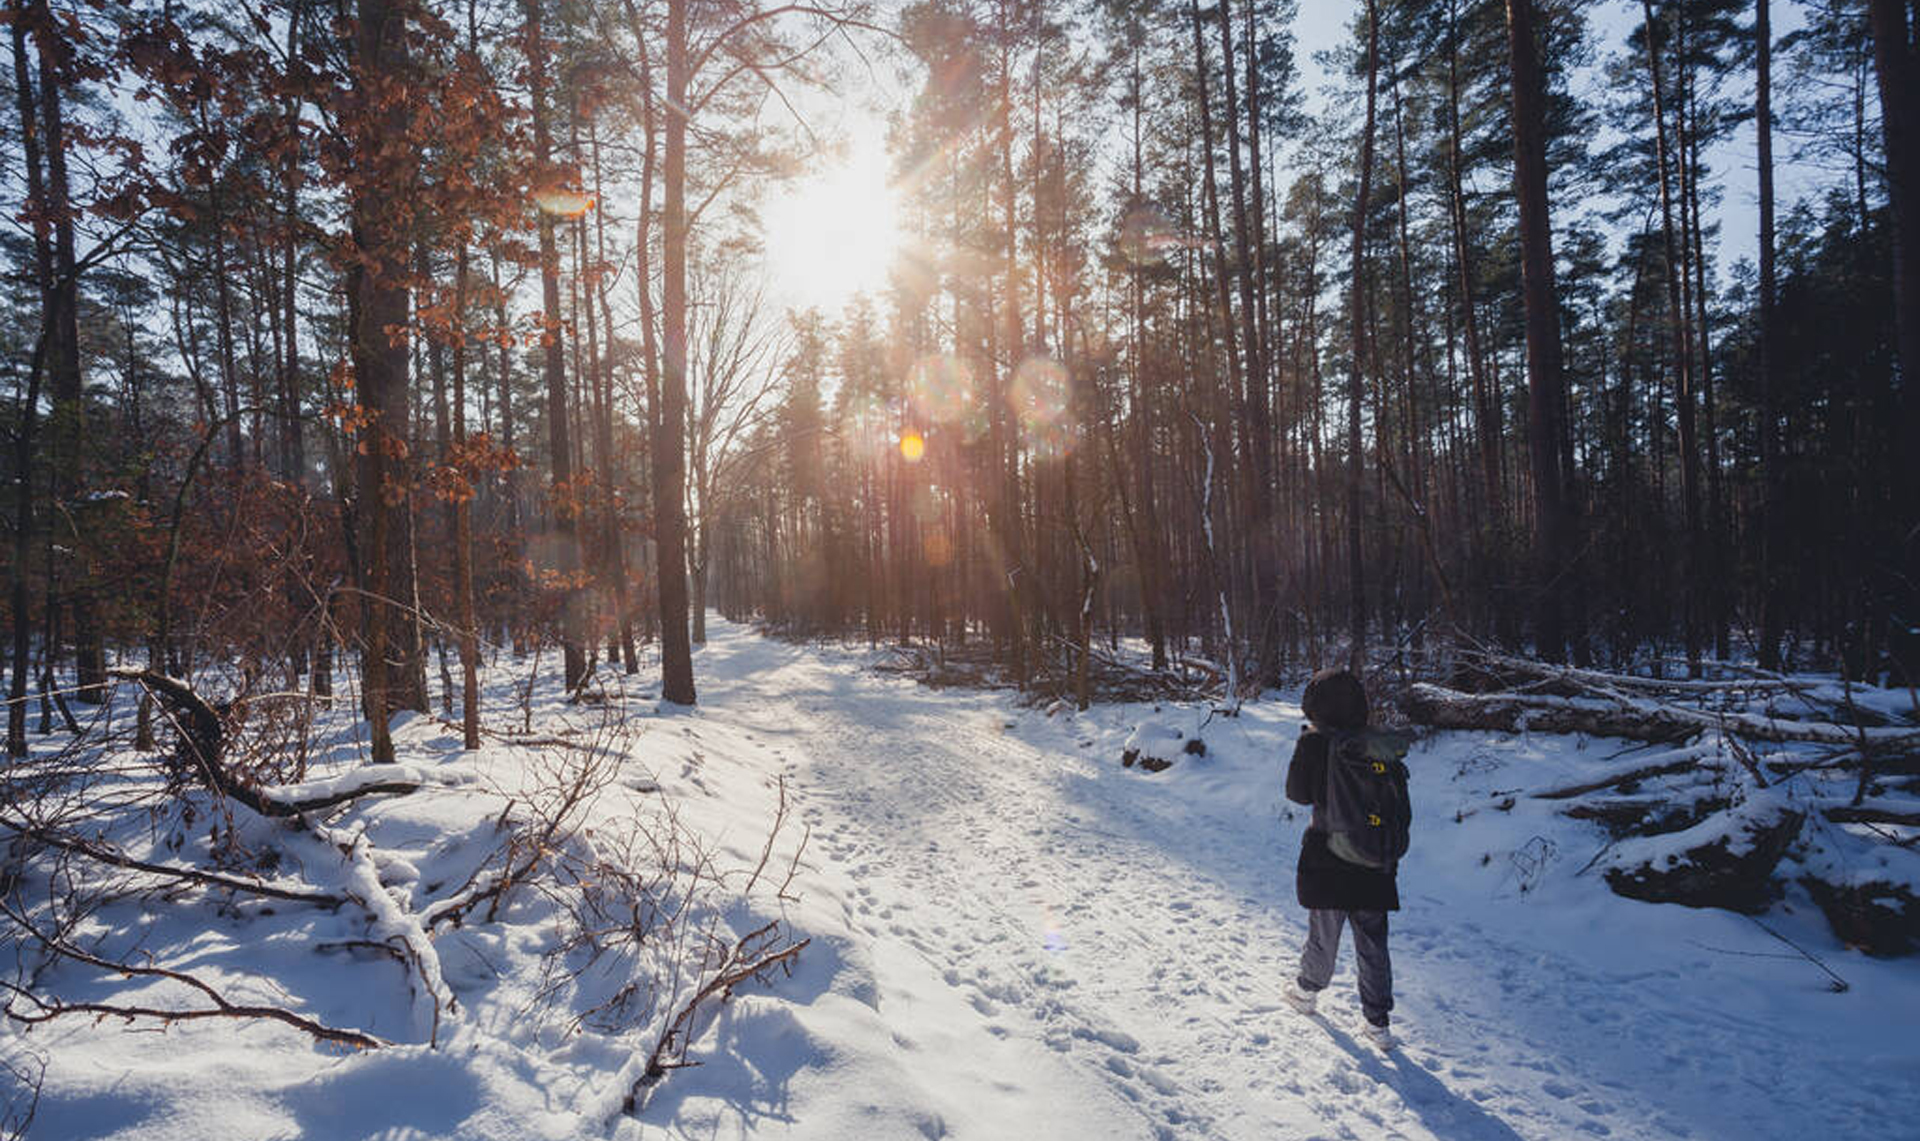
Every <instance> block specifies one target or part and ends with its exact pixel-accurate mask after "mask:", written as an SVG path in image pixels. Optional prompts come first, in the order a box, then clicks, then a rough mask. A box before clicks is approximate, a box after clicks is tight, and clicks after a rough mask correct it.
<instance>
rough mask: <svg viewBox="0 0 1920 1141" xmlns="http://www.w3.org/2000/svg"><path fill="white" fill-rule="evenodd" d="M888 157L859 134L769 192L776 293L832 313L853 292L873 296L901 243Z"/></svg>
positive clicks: (766, 218)
mask: <svg viewBox="0 0 1920 1141" xmlns="http://www.w3.org/2000/svg"><path fill="white" fill-rule="evenodd" d="M897 215H898V204H897V203H896V201H895V197H894V189H893V187H892V186H891V185H890V184H889V183H888V180H887V156H886V153H885V152H884V151H882V150H881V149H880V147H879V145H878V143H877V141H875V142H862V141H856V142H855V143H854V144H853V145H852V146H851V147H850V148H849V149H848V151H847V153H846V154H845V156H844V157H842V158H839V159H837V160H833V161H831V164H830V165H822V166H821V167H819V168H818V169H815V170H813V171H811V172H809V173H807V174H806V175H803V176H802V177H801V178H800V179H799V180H798V181H796V182H794V183H793V184H792V185H791V186H789V187H787V188H786V189H785V190H784V191H783V192H781V193H778V194H776V195H775V196H774V198H773V200H772V201H770V202H769V203H768V204H767V208H766V210H765V211H764V213H763V214H762V221H763V224H764V228H765V235H766V259H767V269H768V272H769V273H770V274H771V275H772V278H773V281H772V285H773V292H774V293H775V294H776V295H778V296H780V297H781V298H782V299H783V300H785V301H787V302H788V303H789V304H792V305H794V306H796V307H812V306H817V307H819V308H820V309H821V310H823V311H825V312H828V313H833V312H837V311H838V310H840V309H841V308H844V307H845V306H846V304H847V302H849V301H851V300H852V299H853V296H854V294H856V293H866V294H868V295H877V294H878V293H880V292H881V291H882V290H883V289H884V288H885V287H886V284H887V273H888V270H889V269H890V268H891V267H892V264H893V260H894V255H895V253H896V252H897V250H898V247H899V243H900V234H899V229H898V219H897Z"/></svg>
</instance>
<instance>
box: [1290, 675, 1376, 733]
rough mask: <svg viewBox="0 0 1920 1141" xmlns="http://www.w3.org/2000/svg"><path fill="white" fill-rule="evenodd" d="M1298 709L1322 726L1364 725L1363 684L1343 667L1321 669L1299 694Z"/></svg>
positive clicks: (1354, 727)
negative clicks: (1304, 690) (1304, 691)
mask: <svg viewBox="0 0 1920 1141" xmlns="http://www.w3.org/2000/svg"><path fill="white" fill-rule="evenodd" d="M1300 711H1301V712H1302V713H1305V714H1306V715H1307V719H1308V720H1309V721H1312V722H1313V723H1314V724H1315V725H1318V726H1320V727H1321V728H1322V729H1364V728H1366V726H1367V691H1366V687H1364V686H1362V685H1361V684H1360V679H1359V678H1357V677H1355V676H1354V675H1353V671H1352V670H1349V669H1347V668H1345V667H1336V668H1334V669H1325V670H1321V671H1320V672H1319V673H1317V674H1314V675H1313V680H1312V681H1309V682H1308V683H1307V691H1306V693H1304V694H1302V695H1301V697H1300Z"/></svg>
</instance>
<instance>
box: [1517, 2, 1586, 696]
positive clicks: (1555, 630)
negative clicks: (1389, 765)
mask: <svg viewBox="0 0 1920 1141" xmlns="http://www.w3.org/2000/svg"><path fill="white" fill-rule="evenodd" d="M1534 15H1535V14H1534V7H1533V0H1507V43H1508V49H1509V52H1510V55H1511V59H1512V82H1513V158H1514V171H1513V189H1514V195H1515V197H1516V198H1517V199H1518V200H1519V204H1520V249H1521V282H1522V289H1523V292H1524V297H1525V302H1526V311H1527V437H1528V438H1527V448H1528V457H1529V460H1530V466H1531V467H1532V470H1533V483H1534V488H1533V503H1534V566H1535V572H1534V573H1535V576H1536V577H1535V582H1534V587H1535V602H1534V648H1535V650H1536V651H1537V652H1538V653H1539V654H1540V655H1541V656H1543V657H1545V658H1547V659H1548V660H1550V661H1563V660H1565V656H1566V645H1567V633H1568V631H1567V628H1566V626H1565V624H1564V621H1563V616H1564V615H1565V613H1566V606H1565V605H1564V599H1563V595H1564V594H1565V593H1566V592H1567V590H1568V589H1569V588H1570V585H1571V584H1570V581H1569V579H1570V576H1569V575H1568V574H1567V570H1568V568H1567V565H1566V553H1567V552H1566V547H1565V540H1566V538H1567V531H1568V527H1567V523H1568V519H1567V504H1566V494H1565V488H1564V486H1563V485H1562V482H1561V480H1562V464H1561V447H1562V444H1561V440H1562V437H1563V436H1564V434H1565V433H1564V429H1563V427H1562V425H1563V424H1564V417H1565V412H1564V408H1565V403H1566V380H1565V378H1564V377H1563V376H1562V375H1561V358H1560V308H1559V302H1558V299H1557V296H1556V292H1555V289H1554V280H1553V231H1552V229H1551V227H1550V226H1549V224H1548V218H1547V139H1546V134H1547V132H1546V113H1545V112H1546V108H1545V102H1546V82H1545V77H1544V76H1543V75H1542V72H1541V68H1540V54H1539V53H1540V40H1539V34H1538V32H1537V31H1536V30H1535V22H1534Z"/></svg>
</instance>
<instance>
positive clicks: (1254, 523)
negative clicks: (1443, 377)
mask: <svg viewBox="0 0 1920 1141" xmlns="http://www.w3.org/2000/svg"><path fill="white" fill-rule="evenodd" d="M1249 2H1250V0H1249ZM1214 11H1215V13H1216V15H1217V17H1218V21H1217V22H1218V25H1219V28H1220V53H1221V60H1222V63H1221V67H1222V71H1223V74H1224V75H1225V77H1226V92H1225V94H1226V101H1227V108H1226V112H1227V113H1226V119H1227V155H1228V163H1227V175H1228V179H1229V180H1230V182H1231V184H1232V191H1233V248H1234V260H1235V262H1236V266H1235V269H1236V276H1237V277H1238V278H1239V279H1240V343H1241V346H1242V347H1243V348H1244V350H1245V352H1246V365H1247V367H1246V400H1247V429H1246V436H1247V441H1248V444H1249V445H1250V447H1249V451H1250V453H1251V456H1252V460H1253V463H1252V465H1251V472H1250V476H1251V479H1250V482H1251V487H1250V488H1249V494H1248V497H1247V503H1246V504H1245V509H1246V522H1245V526H1246V531H1247V541H1248V543H1249V544H1250V546H1251V553H1252V556H1253V605H1254V616H1253V623H1252V628H1251V629H1249V630H1248V631H1247V636H1248V638H1249V639H1251V640H1252V643H1253V649H1254V652H1255V655H1256V659H1255V660H1256V668H1257V670H1258V673H1257V676H1256V679H1255V680H1256V682H1257V684H1258V685H1259V686H1260V687H1261V688H1267V687H1271V686H1277V685H1279V684H1280V589H1279V587H1280V583H1279V559H1278V557H1277V553H1276V551H1275V548H1274V541H1273V539H1274V535H1273V416H1272V412H1271V410H1270V409H1269V407H1268V404H1267V369H1266V361H1265V358H1264V356H1263V355H1262V353H1261V351H1260V347H1261V346H1260V333H1259V328H1258V326H1257V323H1256V322H1257V316H1258V314H1257V309H1258V306H1257V304H1256V301H1255V297H1256V289H1257V286H1258V283H1257V281H1256V280H1255V274H1254V262H1255V256H1256V255H1255V251H1256V249H1257V247H1258V246H1259V244H1260V240H1261V238H1260V235H1259V234H1258V233H1257V232H1254V230H1253V218H1252V215H1251V214H1250V213H1249V212H1248V209H1247V188H1246V181H1247V180H1246V176H1245V174H1244V173H1243V172H1242V168H1241V163H1240V116H1239V111H1238V104H1239V97H1238V91H1237V90H1236V83H1235V79H1234V72H1235V67H1234V61H1233V19H1232V16H1231V14H1230V13H1229V12H1228V0H1219V3H1218V4H1217V5H1216V7H1215V9H1214ZM1246 51H1247V54H1248V67H1249V69H1250V71H1249V74H1251V67H1252V55H1253V52H1254V45H1253V43H1252V42H1251V41H1249V42H1248V43H1247V45H1246ZM1249 82H1251V80H1249ZM1249 94H1251V93H1249ZM1248 129H1249V130H1250V131H1253V132H1254V133H1255V134H1256V135H1257V133H1258V130H1257V126H1255V125H1252V124H1250V125H1249V128H1248Z"/></svg>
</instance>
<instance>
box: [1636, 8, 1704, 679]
mask: <svg viewBox="0 0 1920 1141" xmlns="http://www.w3.org/2000/svg"><path fill="white" fill-rule="evenodd" d="M1640 8H1641V12H1642V13H1643V14H1644V16H1645V18H1646V40H1647V67H1648V69H1649V70H1650V71H1651V73H1652V77H1653V120H1654V146H1655V148H1656V158H1657V160H1658V166H1659V177H1660V215H1661V219H1662V232H1663V234H1664V238H1665V242H1666V246H1665V248H1666V256H1667V266H1666V274H1667V309H1668V319H1669V321H1670V322H1671V323H1672V335H1673V368H1674V369H1675V382H1674V402H1675V404H1676V405H1677V406H1678V407H1677V412H1678V420H1679V427H1680V440H1679V445H1678V446H1679V449H1680V496H1681V501H1682V508H1683V510H1684V512H1685V520H1686V536H1685V538H1684V540H1683V542H1682V550H1683V551H1684V557H1683V558H1682V559H1681V585H1680V592H1681V599H1682V602H1681V605H1682V608H1683V610H1684V614H1683V619H1682V621H1683V623H1684V625H1685V628H1686V643H1687V663H1688V670H1689V672H1691V673H1695V674H1697V673H1699V670H1700V620H1701V614H1700V589H1699V577H1700V575H1701V572H1702V570H1703V568H1702V566H1701V552H1700V452H1699V441H1698V439H1697V434H1696V431H1695V427H1694V392H1693V367H1692V363H1691V362H1692V357H1693V352H1692V345H1691V343H1690V342H1691V338H1690V337H1689V335H1688V328H1687V326H1688V314H1687V306H1686V303H1685V302H1684V301H1683V300H1682V299H1681V290H1682V283H1683V280H1684V278H1685V276H1686V270H1685V268H1684V266H1683V264H1682V261H1681V250H1680V245H1679V242H1678V241H1677V240H1676V239H1675V236H1674V230H1673V192H1672V188H1671V186H1670V185H1669V183H1668V178H1667V167H1668V162H1669V159H1670V157H1672V150H1671V149H1670V148H1669V147H1668V145H1667V120H1666V98H1665V89H1664V85H1663V83H1662V82H1661V74H1660V48H1659V35H1658V28H1659V24H1658V23H1656V22H1655V20H1654V16H1653V4H1652V0H1641V3H1640Z"/></svg>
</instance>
